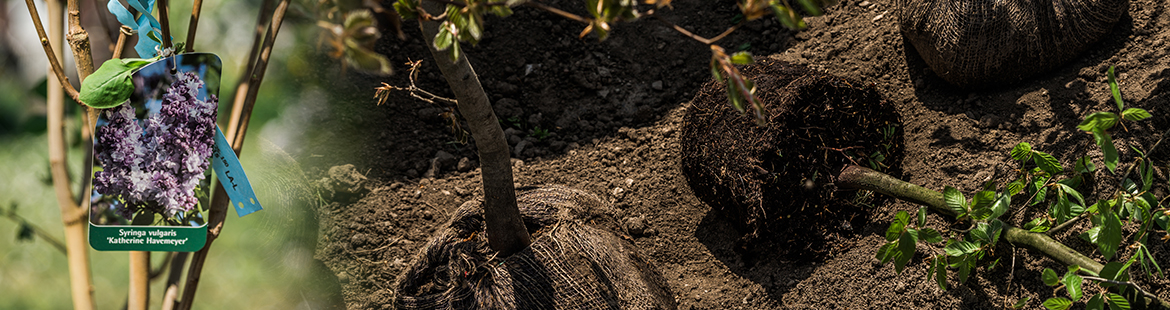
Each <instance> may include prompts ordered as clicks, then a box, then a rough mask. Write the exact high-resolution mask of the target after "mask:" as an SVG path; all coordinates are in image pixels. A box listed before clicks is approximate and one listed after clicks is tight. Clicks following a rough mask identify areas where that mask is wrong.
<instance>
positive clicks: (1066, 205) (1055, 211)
mask: <svg viewBox="0 0 1170 310" xmlns="http://www.w3.org/2000/svg"><path fill="white" fill-rule="evenodd" d="M1052 217H1054V218H1056V221H1057V222H1061V223H1063V222H1065V221H1068V220H1069V219H1072V217H1073V216H1072V202H1070V201H1069V200H1068V196H1066V195H1065V194H1064V192H1057V197H1056V203H1054V204H1053V205H1052Z"/></svg>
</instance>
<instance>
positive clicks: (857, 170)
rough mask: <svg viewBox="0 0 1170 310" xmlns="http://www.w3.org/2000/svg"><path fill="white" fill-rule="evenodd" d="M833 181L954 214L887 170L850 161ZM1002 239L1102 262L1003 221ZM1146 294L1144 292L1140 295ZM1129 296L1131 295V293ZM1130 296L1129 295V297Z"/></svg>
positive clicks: (1090, 265)
mask: <svg viewBox="0 0 1170 310" xmlns="http://www.w3.org/2000/svg"><path fill="white" fill-rule="evenodd" d="M836 185H837V186H838V187H840V188H844V189H864V190H871V191H875V192H878V193H882V194H886V195H888V196H892V197H894V198H898V199H902V200H905V201H909V202H913V203H917V204H921V205H925V206H927V207H929V208H930V209H931V210H932V211H935V212H937V213H939V214H943V215H947V216H949V217H951V218H954V217H955V212H954V211H951V209H950V208H947V206H946V204H945V203H944V202H943V194H942V193H940V192H936V191H933V190H930V189H927V188H924V187H922V186H918V185H915V184H912V183H910V182H906V181H902V180H899V179H896V178H894V177H892V176H889V175H887V174H884V173H881V172H877V171H873V170H870V169H869V168H864V167H860V166H854V165H850V166H847V167H845V169H843V170H841V174H840V175H838V177H837V182H836ZM1003 240H1007V241H1008V242H1011V243H1012V244H1014V245H1022V246H1025V247H1028V248H1030V249H1033V250H1036V251H1038V252H1040V253H1042V254H1044V255H1046V256H1048V257H1049V258H1051V259H1053V260H1056V261H1058V262H1061V263H1063V264H1065V265H1069V266H1072V265H1077V266H1080V267H1081V269H1085V270H1089V271H1092V272H1093V273H1100V272H1101V268H1102V267H1103V265H1101V263H1098V262H1097V261H1095V260H1093V259H1092V258H1089V257H1087V256H1085V255H1082V254H1081V253H1079V252H1077V251H1076V250H1073V249H1072V248H1069V247H1068V246H1066V245H1064V244H1063V243H1060V242H1059V241H1056V240H1053V239H1052V238H1051V237H1048V235H1045V234H1040V233H1034V232H1030V231H1027V230H1023V229H1019V228H1016V227H1014V226H1011V225H1008V224H1006V223H1005V224H1004V226H1003ZM1142 297H1145V296H1142ZM1130 298H1132V297H1130ZM1131 300H1132V299H1131ZM1140 302H1141V303H1142V304H1143V305H1145V306H1146V309H1168V308H1170V303H1167V302H1166V301H1164V300H1161V299H1157V298H1144V300H1142V301H1140Z"/></svg>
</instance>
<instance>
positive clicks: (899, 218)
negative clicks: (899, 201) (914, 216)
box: [894, 211, 910, 225]
mask: <svg viewBox="0 0 1170 310" xmlns="http://www.w3.org/2000/svg"><path fill="white" fill-rule="evenodd" d="M894 223H899V224H902V225H910V213H908V212H906V211H898V213H895V214H894Z"/></svg>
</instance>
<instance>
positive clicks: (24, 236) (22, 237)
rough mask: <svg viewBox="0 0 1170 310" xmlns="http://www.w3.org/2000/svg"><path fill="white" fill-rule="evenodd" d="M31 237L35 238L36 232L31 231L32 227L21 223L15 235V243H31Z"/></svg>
mask: <svg viewBox="0 0 1170 310" xmlns="http://www.w3.org/2000/svg"><path fill="white" fill-rule="evenodd" d="M33 236H36V230H33V227H32V225H29V224H28V223H24V222H21V223H20V228H19V230H18V231H17V233H16V241H33Z"/></svg>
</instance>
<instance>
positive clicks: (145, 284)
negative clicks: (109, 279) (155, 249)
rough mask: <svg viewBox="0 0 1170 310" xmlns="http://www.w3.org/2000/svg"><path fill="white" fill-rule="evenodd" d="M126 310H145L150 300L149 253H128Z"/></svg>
mask: <svg viewBox="0 0 1170 310" xmlns="http://www.w3.org/2000/svg"><path fill="white" fill-rule="evenodd" d="M128 291H129V296H128V297H127V299H126V310H146V309H147V307H148V306H147V305H148V302H149V300H150V252H145V251H130V285H129V286H128Z"/></svg>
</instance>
